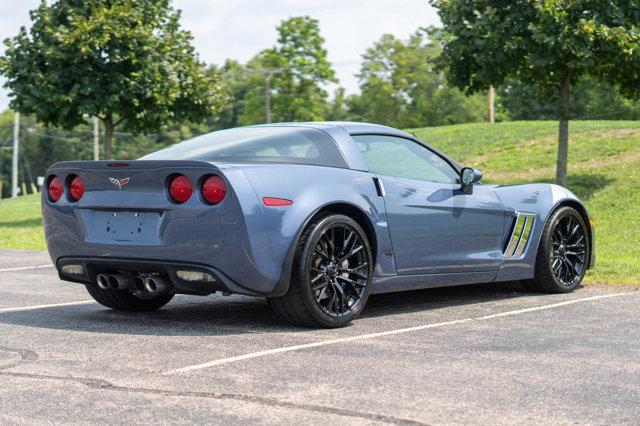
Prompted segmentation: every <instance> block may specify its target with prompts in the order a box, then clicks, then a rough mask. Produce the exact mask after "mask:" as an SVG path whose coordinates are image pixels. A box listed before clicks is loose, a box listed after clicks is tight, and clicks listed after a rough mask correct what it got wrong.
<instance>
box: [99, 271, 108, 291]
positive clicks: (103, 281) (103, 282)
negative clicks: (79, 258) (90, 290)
mask: <svg viewBox="0 0 640 426" xmlns="http://www.w3.org/2000/svg"><path fill="white" fill-rule="evenodd" d="M96 281H97V283H98V287H100V288H101V289H103V290H108V289H110V288H111V285H110V284H109V276H108V275H105V274H98V276H97V277H96Z"/></svg>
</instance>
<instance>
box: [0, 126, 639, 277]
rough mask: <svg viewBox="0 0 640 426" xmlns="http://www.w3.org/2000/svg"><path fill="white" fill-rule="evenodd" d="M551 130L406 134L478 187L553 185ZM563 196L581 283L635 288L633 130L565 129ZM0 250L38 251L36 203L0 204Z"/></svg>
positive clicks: (30, 199) (32, 199) (455, 129)
mask: <svg viewBox="0 0 640 426" xmlns="http://www.w3.org/2000/svg"><path fill="white" fill-rule="evenodd" d="M557 126H558V125H557V122H551V121H536V122H509V123H499V124H494V125H490V124H482V123H481V124H463V125H455V126H443V127H434V128H422V129H413V131H414V132H415V133H416V134H417V135H418V136H419V137H421V138H422V139H424V140H426V141H427V142H429V143H431V144H433V145H434V146H436V147H438V148H440V149H441V150H443V151H444V152H446V153H448V154H449V155H451V156H452V157H453V158H455V159H457V160H458V161H460V162H461V163H462V164H464V165H469V166H474V167H477V168H479V169H480V170H482V171H483V172H484V175H485V179H484V181H485V182H486V183H522V182H553V179H554V176H555V158H556V137H557V136H556V135H557ZM570 126H571V127H570V131H571V143H570V151H569V152H570V154H569V157H570V167H569V175H570V177H569V188H570V189H571V190H572V191H573V192H574V193H576V195H578V196H579V197H581V198H582V199H583V200H584V201H585V203H586V205H587V208H588V209H589V211H590V213H591V215H592V216H593V218H594V220H595V221H596V242H597V250H596V252H597V257H598V261H597V267H596V269H594V270H592V271H590V272H589V274H588V275H587V281H588V282H603V283H615V284H632V285H634V284H635V285H638V284H640V244H638V243H639V242H640V225H639V224H638V222H639V219H640V213H638V210H639V209H640V191H638V190H637V189H636V186H637V185H636V183H637V182H638V181H640V122H638V121H575V122H572V123H571V124H570ZM0 248H21V249H44V248H45V245H44V238H43V236H42V223H41V219H40V200H39V197H37V196H34V195H28V196H25V197H20V198H18V199H16V200H1V201H0Z"/></svg>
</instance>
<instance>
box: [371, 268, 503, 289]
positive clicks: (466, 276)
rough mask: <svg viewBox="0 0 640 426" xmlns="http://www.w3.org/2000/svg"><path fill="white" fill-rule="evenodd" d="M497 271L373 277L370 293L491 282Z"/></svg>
mask: <svg viewBox="0 0 640 426" xmlns="http://www.w3.org/2000/svg"><path fill="white" fill-rule="evenodd" d="M497 273H498V271H492V272H458V273H451V274H424V275H396V276H393V277H374V278H373V285H372V287H371V294H380V293H392V292H395V291H408V290H420V289H425V288H436V287H449V286H455V285H464V284H481V283H490V282H493V281H494V279H495V278H496V274H497Z"/></svg>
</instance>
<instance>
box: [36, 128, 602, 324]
mask: <svg viewBox="0 0 640 426" xmlns="http://www.w3.org/2000/svg"><path fill="white" fill-rule="evenodd" d="M481 179H482V173H480V171H478V170H475V169H473V168H466V167H461V166H460V165H459V164H458V163H456V162H455V161H454V160H452V159H451V158H449V157H447V156H446V155H445V154H444V153H442V152H440V151H438V150H437V149H435V148H433V147H431V146H429V145H428V144H426V143H425V142H423V141H421V140H419V139H418V138H417V137H415V136H414V135H411V134H409V133H406V132H403V131H400V130H397V129H393V128H390V127H386V126H380V125H374V124H363V123H346V122H328V123H282V124H271V125H261V126H251V127H242V128H237V129H230V130H222V131H217V132H213V133H210V134H207V135H203V136H199V137H197V138H194V139H192V140H189V141H186V142H182V143H179V144H177V145H174V146H171V147H169V148H166V149H163V150H160V151H157V152H155V153H152V154H150V155H147V156H145V157H142V158H141V159H139V160H136V161H95V162H85V161H77V162H75V161H74V162H62V163H57V164H54V165H53V166H51V168H50V169H49V170H48V172H47V175H46V190H45V191H43V196H42V209H43V217H44V225H45V235H46V241H47V245H48V248H49V253H50V254H51V258H52V260H53V262H54V263H55V265H56V267H57V269H58V272H59V275H60V278H61V279H63V280H67V281H73V282H78V283H82V284H84V285H85V286H86V288H87V290H88V292H89V294H91V296H93V298H94V299H95V300H96V301H98V302H99V303H101V304H102V305H104V306H107V307H109V308H113V309H122V310H134V311H137V310H153V309H157V308H160V307H161V306H163V305H165V304H166V303H167V302H169V300H171V298H172V297H173V295H174V294H177V293H186V294H196V295H208V294H212V293H215V292H218V291H219V292H222V293H224V294H229V293H238V294H244V295H250V296H260V297H266V298H267V300H268V301H269V304H270V305H271V306H272V307H273V308H274V310H275V312H276V313H277V314H278V315H279V316H280V317H282V318H283V319H285V320H287V321H290V322H292V323H295V324H299V325H304V326H312V327H340V326H344V325H346V324H348V323H349V322H350V321H351V320H353V319H354V318H355V317H357V316H358V315H359V314H360V313H361V312H362V309H363V308H364V306H365V304H366V303H367V299H368V297H369V295H370V294H374V293H385V292H393V291H402V290H414V289H422V288H429V287H439V286H451V285H459V284H472V283H488V282H497V281H514V280H520V281H522V282H523V283H525V285H526V286H528V287H529V288H530V289H532V290H537V291H546V292H569V291H572V290H574V289H575V288H576V287H578V286H579V285H580V283H581V281H582V279H583V277H584V275H585V272H586V271H587V269H589V268H591V267H592V266H593V265H594V255H593V253H594V247H593V246H594V233H593V227H592V221H591V220H590V218H589V215H588V213H587V211H586V209H585V207H584V205H583V204H582V203H581V202H580V200H579V199H578V198H577V197H576V196H575V195H573V194H572V193H571V192H570V191H569V190H567V189H565V188H562V187H559V186H555V185H549V184H527V185H498V186H494V185H483V184H482V183H481V182H480V181H481Z"/></svg>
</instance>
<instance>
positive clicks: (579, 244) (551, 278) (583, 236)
mask: <svg viewBox="0 0 640 426" xmlns="http://www.w3.org/2000/svg"><path fill="white" fill-rule="evenodd" d="M590 250H591V245H590V241H589V234H588V233H587V227H586V225H585V223H584V219H582V216H580V213H578V212H577V211H576V210H575V209H573V208H571V207H561V208H559V209H558V210H556V211H555V212H554V213H553V214H552V215H551V217H550V218H549V220H548V221H547V223H546V224H545V226H544V228H543V230H542V238H541V239H540V245H539V247H538V253H537V256H536V264H535V276H534V278H533V279H531V280H527V281H525V282H524V284H525V285H526V286H527V287H528V288H529V289H530V290H534V291H540V292H547V293H569V292H572V291H573V290H575V289H576V288H577V287H578V286H580V284H581V283H582V280H583V278H584V275H585V273H586V272H587V264H588V262H589V258H590V254H591V253H590Z"/></svg>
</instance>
